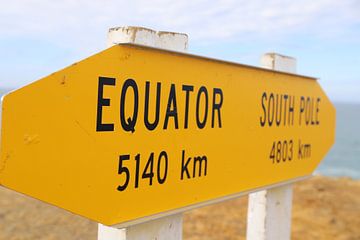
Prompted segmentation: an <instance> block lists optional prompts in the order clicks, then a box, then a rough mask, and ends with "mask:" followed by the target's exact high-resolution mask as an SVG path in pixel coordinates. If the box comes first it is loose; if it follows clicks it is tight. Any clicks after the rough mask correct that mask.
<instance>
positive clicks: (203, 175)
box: [0, 44, 335, 226]
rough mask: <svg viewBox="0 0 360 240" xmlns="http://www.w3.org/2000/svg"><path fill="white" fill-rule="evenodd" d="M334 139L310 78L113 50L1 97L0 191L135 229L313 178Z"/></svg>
mask: <svg viewBox="0 0 360 240" xmlns="http://www.w3.org/2000/svg"><path fill="white" fill-rule="evenodd" d="M334 129H335V109H334V107H333V105H332V104H331V102H330V101H329V99H328V98H327V97H326V95H325V93H324V92H323V91H322V89H321V87H320V86H319V84H318V83H317V81H316V79H314V78H310V77H304V76H298V75H292V74H287V73H281V72H275V71H270V70H264V69H260V68H255V67H249V66H244V65H240V64H235V63H229V62H223V61H219V60H213V59H207V58H202V57H197V56H192V55H187V54H182V53H174V52H168V51H164V50H159V49H153V48H147V47H143V46H135V45H126V44H124V45H116V46H114V47H111V48H109V49H107V50H105V51H103V52H100V53H98V54H96V55H94V56H91V57H89V58H87V59H85V60H83V61H81V62H78V63H76V64H73V65H71V66H70V67H67V68H65V69H63V70H60V71H58V72H56V73H53V74H52V75H50V76H48V77H45V78H43V79H40V80H38V81H36V82H34V83H32V84H30V85H27V86H25V87H23V88H20V89H18V90H16V91H13V92H11V93H9V94H8V95H6V96H5V97H4V98H3V102H2V130H1V131H2V132H1V159H0V184H1V185H3V186H6V187H8V188H10V189H13V190H16V191H18V192H21V193H24V194H26V195H29V196H32V197H34V198H37V199H40V200H42V201H45V202H48V203H51V204H53V205H56V206H59V207H61V208H64V209H66V210H69V211H71V212H73V213H76V214H79V215H82V216H85V217H87V218H90V219H92V220H95V221H97V222H100V223H103V224H106V225H115V224H120V225H121V226H127V225H129V224H132V223H135V222H141V221H144V220H146V219H150V218H152V217H156V216H162V215H167V214H171V213H174V212H180V211H183V210H184V209H190V208H194V207H196V206H199V205H204V204H207V203H210V202H213V201H219V200H222V199H226V198H230V197H233V196H237V195H239V194H241V193H244V192H250V191H254V190H258V189H262V188H268V187H271V186H275V185H278V184H283V183H286V182H289V181H295V180H296V179H299V178H303V177H305V176H308V175H310V174H311V173H312V172H313V171H314V169H315V168H316V166H317V165H318V164H319V163H320V161H321V160H322V158H323V157H324V156H325V154H326V153H327V151H328V150H329V149H330V147H331V145H332V144H333V142H334Z"/></svg>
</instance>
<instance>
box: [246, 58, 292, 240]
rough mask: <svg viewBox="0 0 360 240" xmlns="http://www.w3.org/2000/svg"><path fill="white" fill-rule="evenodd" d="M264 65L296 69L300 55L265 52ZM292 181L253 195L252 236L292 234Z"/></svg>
mask: <svg viewBox="0 0 360 240" xmlns="http://www.w3.org/2000/svg"><path fill="white" fill-rule="evenodd" d="M261 66H262V67H264V68H269V69H273V70H278V71H283V72H289V73H296V59H294V58H291V57H287V56H282V55H279V54H275V53H268V54H265V55H263V56H262V58H261ZM291 209H292V185H291V184H288V185H284V186H281V187H275V188H272V189H269V190H263V191H259V192H255V193H252V194H250V195H249V205H248V218H247V233H246V238H247V239H248V240H289V239H290V237H291Z"/></svg>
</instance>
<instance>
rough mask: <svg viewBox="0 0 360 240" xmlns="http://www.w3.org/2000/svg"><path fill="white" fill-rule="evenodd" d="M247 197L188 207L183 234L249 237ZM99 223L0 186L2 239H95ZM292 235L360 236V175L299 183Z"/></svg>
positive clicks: (344, 239) (349, 239) (351, 239)
mask: <svg viewBox="0 0 360 240" xmlns="http://www.w3.org/2000/svg"><path fill="white" fill-rule="evenodd" d="M246 211H247V198H246V197H243V198H239V199H236V200H232V201H227V202H224V203H221V204H216V205H212V206H208V207H204V208H201V209H197V210H194V211H191V212H188V213H186V214H185V216H184V239H188V240H195V239H207V240H212V239H245V229H246ZM96 231H97V224H96V223H93V222H91V221H88V220H86V219H83V218H81V217H78V216H75V215H73V214H71V213H68V212H66V211H63V210H61V209H58V208H56V207H52V206H49V205H47V204H43V203H41V202H39V201H37V200H33V199H30V198H28V197H25V196H23V195H20V194H17V193H14V192H12V191H10V190H7V189H4V188H0V240H34V239H36V240H45V239H46V240H55V239H59V240H60V239H66V240H75V239H76V240H85V239H86V240H96ZM292 239H295V240H297V239H299V240H300V239H301V240H303V239H317V240H322V239H324V240H325V239H326V240H329V239H339V240H359V239H360V181H354V180H350V179H346V178H326V177H314V178H312V179H310V180H307V181H304V182H301V183H297V184H295V190H294V206H293V225H292Z"/></svg>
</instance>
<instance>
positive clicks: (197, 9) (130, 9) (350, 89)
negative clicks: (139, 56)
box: [0, 0, 360, 103]
mask: <svg viewBox="0 0 360 240" xmlns="http://www.w3.org/2000/svg"><path fill="white" fill-rule="evenodd" d="M3 1H4V0H0V3H1V2H3ZM1 6H2V7H1V8H0V54H1V58H0V88H15V87H19V86H22V85H24V84H27V83H30V82H32V81H35V80H36V79H39V78H40V77H43V76H46V75H48V74H50V73H52V72H54V71H56V70H58V69H61V68H63V67H66V66H68V65H70V64H72V63H73V62H76V61H78V60H81V59H83V58H85V57H87V56H89V55H92V54H94V53H96V52H98V51H101V50H102V49H104V48H105V42H106V33H107V30H108V29H109V28H110V27H115V26H129V25H130V26H133V25H136V26H144V27H148V28H153V29H155V30H164V31H174V32H185V33H188V35H189V37H190V44H189V51H190V52H191V53H195V54H199V55H205V56H209V57H215V58H220V59H225V60H231V61H236V62H240V63H245V64H250V65H258V64H259V59H260V56H261V55H262V54H263V53H266V52H278V53H281V54H284V55H289V56H292V57H295V58H297V60H298V73H299V74H303V75H309V76H315V77H319V78H320V83H321V85H322V86H323V88H324V89H325V91H326V92H327V94H328V95H329V97H330V98H331V99H332V100H334V101H342V102H344V101H345V102H359V103H360V1H352V0H343V1H338V0H326V1H325V0H317V1H313V0H298V1H288V0H281V1H280V0H274V1H259V0H253V1H241V0H222V1H209V0H192V1H168V0H153V1H146V0H135V1H119V0H117V1H115V0H102V1H101V0H93V1H84V0H78V1H74V0H62V1H50V0H21V1H20V0H12V1H6V2H5V1H4V2H3V3H2V4H1Z"/></svg>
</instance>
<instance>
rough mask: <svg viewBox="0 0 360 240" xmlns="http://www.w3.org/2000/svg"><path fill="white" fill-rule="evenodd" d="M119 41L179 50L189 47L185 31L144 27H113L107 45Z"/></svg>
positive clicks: (183, 50)
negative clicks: (155, 29)
mask: <svg viewBox="0 0 360 240" xmlns="http://www.w3.org/2000/svg"><path fill="white" fill-rule="evenodd" d="M119 43H134V44H140V45H146V46H150V47H156V48H162V49H167V50H172V51H178V52H186V51H187V49H188V36H187V35H186V34H184V33H174V32H164V31H159V32H157V31H154V30H152V29H148V28H142V27H117V28H111V29H110V30H109V33H108V39H107V46H108V47H111V46H113V45H116V44H119Z"/></svg>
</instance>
